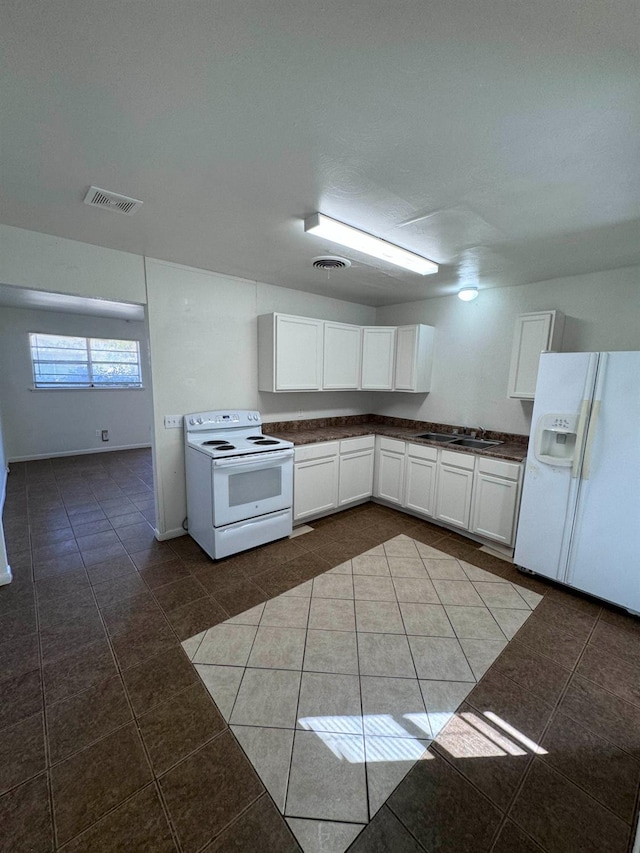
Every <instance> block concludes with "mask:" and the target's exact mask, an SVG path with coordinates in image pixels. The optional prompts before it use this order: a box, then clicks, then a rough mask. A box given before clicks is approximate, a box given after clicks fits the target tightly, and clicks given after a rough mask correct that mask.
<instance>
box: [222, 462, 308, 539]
mask: <svg viewBox="0 0 640 853" xmlns="http://www.w3.org/2000/svg"><path fill="white" fill-rule="evenodd" d="M212 465H213V478H212V480H213V526H214V527H222V526H223V525H225V524H232V523H233V522H234V521H242V520H244V519H246V518H255V517H256V516H259V515H264V514H265V513H268V512H276V511H277V510H280V509H288V508H289V507H291V505H292V503H293V450H276V451H273V452H266V453H255V454H251V455H250V456H231V457H227V458H223V459H215V460H214V461H213V463H212Z"/></svg>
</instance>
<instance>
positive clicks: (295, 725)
mask: <svg viewBox="0 0 640 853" xmlns="http://www.w3.org/2000/svg"><path fill="white" fill-rule="evenodd" d="M314 581H315V578H312V580H311V594H310V595H309V607H308V608H307V624H306V627H305V632H304V643H303V647H302V660H301V662H300V683H299V684H298V699H297V701H296V713H295V719H294V721H293V737H292V738H291V755H290V756H289V769H288V771H287V784H286V785H285V789H284V799H283V801H282V817H283V819H284V820H285V821H286V816H285V815H286V811H287V800H288V799H289V785H290V782H291V768H292V766H293V751H294V749H295V746H296V732H297V731H298V710H299V708H300V696H301V695H302V679H303V677H304V673H305V669H304V660H305V657H306V654H307V638H308V636H309V620H310V619H311V602H312V601H313V586H314ZM277 597H278V596H276V598H277ZM271 600H273V599H271ZM265 609H266V604H265ZM263 616H264V610H263V611H262V616H261V617H260V621H262V617H263ZM256 636H257V632H256ZM287 825H288V824H287ZM292 834H294V833H292ZM296 841H297V838H296Z"/></svg>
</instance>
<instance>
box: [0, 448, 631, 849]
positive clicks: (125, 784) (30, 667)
mask: <svg viewBox="0 0 640 853" xmlns="http://www.w3.org/2000/svg"><path fill="white" fill-rule="evenodd" d="M151 476H152V475H151V460H150V455H149V453H148V452H147V451H127V452H115V453H109V454H99V455H95V456H78V457H69V458H61V459H54V460H46V461H41V462H33V463H21V464H14V465H12V466H11V473H10V476H9V481H8V495H7V501H6V506H5V511H4V527H5V534H6V539H7V545H8V549H9V555H10V562H11V566H12V568H13V571H14V577H15V579H14V582H13V583H12V584H11V585H10V586H6V587H2V588H0V626H1V629H0V630H1V634H0V637H1V640H0V662H1V670H0V697H1V701H0V729H1V730H2V736H1V739H0V828H1V830H0V850H2V851H11V853H22V851H49V850H64V851H65V853H80V851H86V853H88V851H91V853H106V851H111V853H115V851H127V853H136V852H137V851H140V853H142V851H145V853H154V852H155V851H158V853H164V851H167V853H169V851H181V853H197V851H203V853H223V851H224V852H225V853H227V851H228V852H229V853H230V851H247V853H248V851H255V850H257V849H261V850H264V851H274V853H276V851H277V853H288V851H296V850H299V847H298V844H297V842H296V841H295V840H294V838H293V836H292V835H291V833H290V832H289V830H288V828H287V825H286V823H285V821H284V819H283V818H282V817H281V815H280V814H279V812H278V810H277V809H276V808H275V806H274V805H273V803H272V801H271V799H270V797H269V795H268V794H267V793H266V792H265V791H264V788H263V786H262V784H261V782H260V780H259V779H258V777H257V776H256V774H255V772H254V771H253V769H252V767H251V765H250V763H249V762H248V760H247V759H246V758H245V756H244V753H243V752H242V750H241V749H240V747H239V745H238V743H237V741H236V740H235V738H234V736H233V735H232V733H231V732H230V730H229V729H228V727H227V725H226V724H225V722H224V720H223V719H222V717H221V716H220V714H219V713H218V710H217V708H216V707H215V705H214V704H213V703H212V701H211V700H210V698H209V695H208V693H207V692H206V691H205V689H204V688H203V687H202V686H201V684H200V681H199V679H198V677H197V675H196V673H195V670H194V669H193V667H192V665H191V664H190V663H189V661H188V659H187V657H186V655H185V654H184V652H183V650H182V648H181V646H180V641H181V640H183V639H185V638H187V637H190V636H192V635H193V634H196V633H198V632H199V631H201V630H203V629H205V628H208V627H210V626H212V625H214V624H216V623H218V622H221V621H224V620H226V619H228V618H229V617H230V616H233V615H235V614H237V613H240V612H242V611H243V610H246V609H247V608H249V607H252V606H254V605H255V604H257V603H260V602H262V601H265V600H267V599H269V598H272V597H274V596H276V595H278V594H280V593H282V592H284V591H286V590H287V589H290V588H291V587H293V586H296V585H298V584H300V583H302V582H303V581H306V580H308V579H310V578H312V577H315V576H316V575H318V574H320V573H322V572H325V571H327V569H329V568H331V567H332V566H334V565H337V564H339V563H341V562H344V561H345V560H347V559H349V558H351V557H353V556H356V555H357V554H360V553H362V552H363V551H366V550H368V549H369V548H371V547H373V546H375V545H378V544H380V543H381V542H384V541H386V540H388V539H390V538H391V537H393V536H396V535H397V534H398V533H406V534H407V535H408V536H411V537H412V538H414V539H417V540H420V541H422V542H425V543H427V544H432V545H435V546H436V547H437V548H439V549H440V550H443V551H446V552H448V553H450V554H453V555H455V556H456V557H458V558H460V559H463V560H466V561H467V562H469V563H472V564H473V565H477V566H479V567H481V568H484V569H486V570H487V571H490V572H494V573H496V574H499V575H501V576H503V577H505V578H508V579H509V580H513V581H514V583H517V584H519V585H521V586H526V587H529V588H531V589H534V590H535V591H537V592H540V593H541V594H543V595H544V599H543V601H542V602H541V603H540V604H539V605H538V607H537V608H536V610H535V613H534V614H533V615H532V616H531V618H530V619H529V620H528V621H527V622H526V624H525V625H524V626H523V627H522V629H521V630H520V631H519V632H518V634H517V635H516V638H515V639H514V640H513V641H512V642H510V643H509V645H508V646H507V648H506V649H505V651H504V652H503V653H502V654H501V655H500V657H499V658H498V659H497V660H496V662H495V663H494V664H493V666H492V667H491V668H490V669H489V671H488V672H487V674H486V675H485V676H484V677H483V678H482V680H481V681H480V682H479V683H478V685H477V686H476V687H475V688H474V690H473V691H472V692H471V694H470V695H469V696H468V697H467V700H466V703H465V704H464V705H463V706H462V707H461V708H460V709H459V712H458V714H457V715H456V716H455V717H454V718H453V719H452V720H451V721H450V723H449V724H448V725H447V726H446V727H445V729H444V730H443V731H442V733H441V735H440V736H439V737H438V739H437V742H434V744H433V745H432V747H431V750H430V760H428V761H426V760H425V761H420V762H418V763H417V764H416V765H415V767H414V768H413V770H411V771H410V773H409V774H408V776H407V777H406V778H405V779H404V781H403V782H402V783H401V784H400V785H399V786H398V788H397V789H396V791H395V792H394V793H393V795H392V796H391V797H390V799H389V800H388V801H387V804H386V805H385V806H384V807H383V808H382V809H381V810H380V811H379V812H378V814H377V815H376V816H375V818H374V819H373V821H372V822H371V823H370V824H369V826H368V827H367V829H365V831H364V832H363V833H362V834H361V835H360V836H359V837H358V838H357V839H356V841H355V842H354V844H353V846H352V848H351V851H352V853H374V852H375V853H383V851H393V853H420V851H423V853H424V851H428V853H435V851H440V852H441V853H460V852H461V851H462V853H464V851H470V853H471V851H473V853H483V852H484V851H487V853H489V851H491V853H535V851H538V853H540V851H548V853H573V851H575V853H578V851H579V853H589V851H594V853H595V851H598V853H626V851H628V850H630V849H631V844H632V841H633V838H632V836H633V830H632V827H633V826H634V825H635V819H636V816H637V811H638V791H639V787H640V622H639V621H638V620H635V619H632V618H631V617H629V616H626V615H625V614H623V613H621V612H619V611H616V610H614V609H610V608H606V607H601V606H600V605H599V604H598V603H596V602H593V601H591V600H589V599H586V598H583V597H581V596H578V595H575V594H572V593H570V592H568V591H566V590H563V589H561V588H559V587H557V586H554V585H552V584H547V583H544V582H541V581H540V580H536V579H532V578H528V577H527V576H525V575H521V574H519V573H517V572H516V571H515V570H514V569H513V568H512V567H511V566H509V565H508V564H506V563H505V562H504V561H502V560H498V559H496V558H495V557H493V556H491V555H489V554H487V553H485V552H482V551H480V550H479V549H478V548H477V546H476V545H475V544H474V543H471V542H470V541H469V540H466V539H465V538H464V537H462V536H458V535H457V534H455V533H446V531H444V530H442V529H441V528H438V527H435V526H433V525H430V524H428V523H427V522H422V521H419V520H417V519H415V518H413V517H410V516H407V515H404V514H402V513H398V512H395V511H393V510H389V509H386V508H383V507H379V506H375V505H373V504H366V505H363V506H360V507H357V508H355V509H352V510H349V511H346V512H342V513H340V514H338V515H335V516H333V517H330V518H327V519H323V520H321V521H319V522H317V523H315V524H314V528H315V530H314V532H313V533H309V534H305V535H304V536H301V537H299V538H295V539H292V540H285V541H282V542H277V543H273V544H271V545H267V546H264V547H263V548H259V549H256V550H254V551H251V552H248V553H245V554H240V555H236V556H234V557H231V558H229V559H227V560H224V561H221V562H220V563H218V564H216V565H213V564H212V562H211V560H209V558H208V557H207V556H206V555H204V554H203V553H202V551H201V550H200V549H199V548H198V547H197V546H196V545H195V543H194V542H193V541H192V540H190V539H189V538H188V537H184V538H182V539H177V540H172V541H171V542H164V543H160V542H157V541H156V540H155V538H154V536H153V531H152V527H151V525H150V522H151V521H152V520H153V497H152V490H151ZM485 714H492V715H495V716H497V717H498V718H500V719H501V720H503V721H506V722H507V723H508V724H509V725H511V726H512V727H513V728H514V729H516V730H517V731H518V732H519V733H520V735H521V736H524V737H526V738H528V739H529V741H530V742H531V743H533V744H534V747H535V746H536V745H538V746H537V747H536V748H534V749H533V750H531V749H528V750H520V751H518V750H515V753H514V754H511V753H504V754H501V755H498V756H496V754H495V750H493V754H487V755H484V754H483V752H482V750H479V751H478V752H477V753H475V754H473V755H469V754H468V752H467V753H466V754H465V749H466V748H467V746H466V745H467V744H468V743H469V739H468V736H467V737H466V739H465V726H466V727H467V728H468V726H469V725H471V724H472V725H473V726H475V727H476V728H478V727H479V728H478V735H475V734H474V736H475V737H479V738H480V740H481V732H482V726H481V722H482V717H483V715H485ZM478 720H479V721H480V722H478ZM469 721H472V722H471V723H470V722H469ZM461 744H464V745H465V747H464V748H460V747H461ZM489 752H492V751H489Z"/></svg>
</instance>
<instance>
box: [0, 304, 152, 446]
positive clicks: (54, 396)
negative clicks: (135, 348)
mask: <svg viewBox="0 0 640 853" xmlns="http://www.w3.org/2000/svg"><path fill="white" fill-rule="evenodd" d="M29 332H46V333H49V334H61V335H80V336H82V337H96V338H117V339H122V340H130V339H134V340H139V341H140V342H141V344H140V354H141V362H142V376H143V382H144V384H145V389H144V390H138V389H130V390H129V389H128V390H109V391H105V390H99V391H83V390H67V391H64V390H60V389H56V390H52V391H45V390H40V391H32V390H30V389H31V388H32V386H33V374H32V371H31V358H30V354H29V337H28V335H29ZM0 364H2V365H3V370H2V371H0V399H2V400H3V401H4V432H5V448H6V453H7V458H8V459H9V460H11V461H17V460H23V459H32V458H37V457H40V458H42V457H47V456H53V455H56V454H60V453H74V452H78V451H91V450H107V449H109V450H117V449H118V448H123V447H138V446H141V445H149V444H150V443H151V417H152V406H151V391H150V389H149V381H150V378H151V367H150V364H149V344H148V336H147V331H146V326H145V324H144V323H142V322H136V321H127V320H115V319H111V318H106V317H89V316H86V315H82V314H63V313H58V312H55V311H37V310H34V309H23V308H0ZM97 429H101V430H102V429H108V430H109V441H108V442H103V441H102V440H101V439H100V438H99V437H98V436H96V430H97Z"/></svg>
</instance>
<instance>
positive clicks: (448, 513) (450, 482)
mask: <svg viewBox="0 0 640 853" xmlns="http://www.w3.org/2000/svg"><path fill="white" fill-rule="evenodd" d="M474 467H475V457H473V456H472V455H471V454H465V453H454V452H453V451H451V450H442V451H440V466H439V469H438V487H437V497H436V518H438V519H440V521H445V522H446V523H447V524H450V525H451V526H452V527H461V528H462V529H463V530H468V529H469V519H470V515H471V495H472V489H473V469H474Z"/></svg>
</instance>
